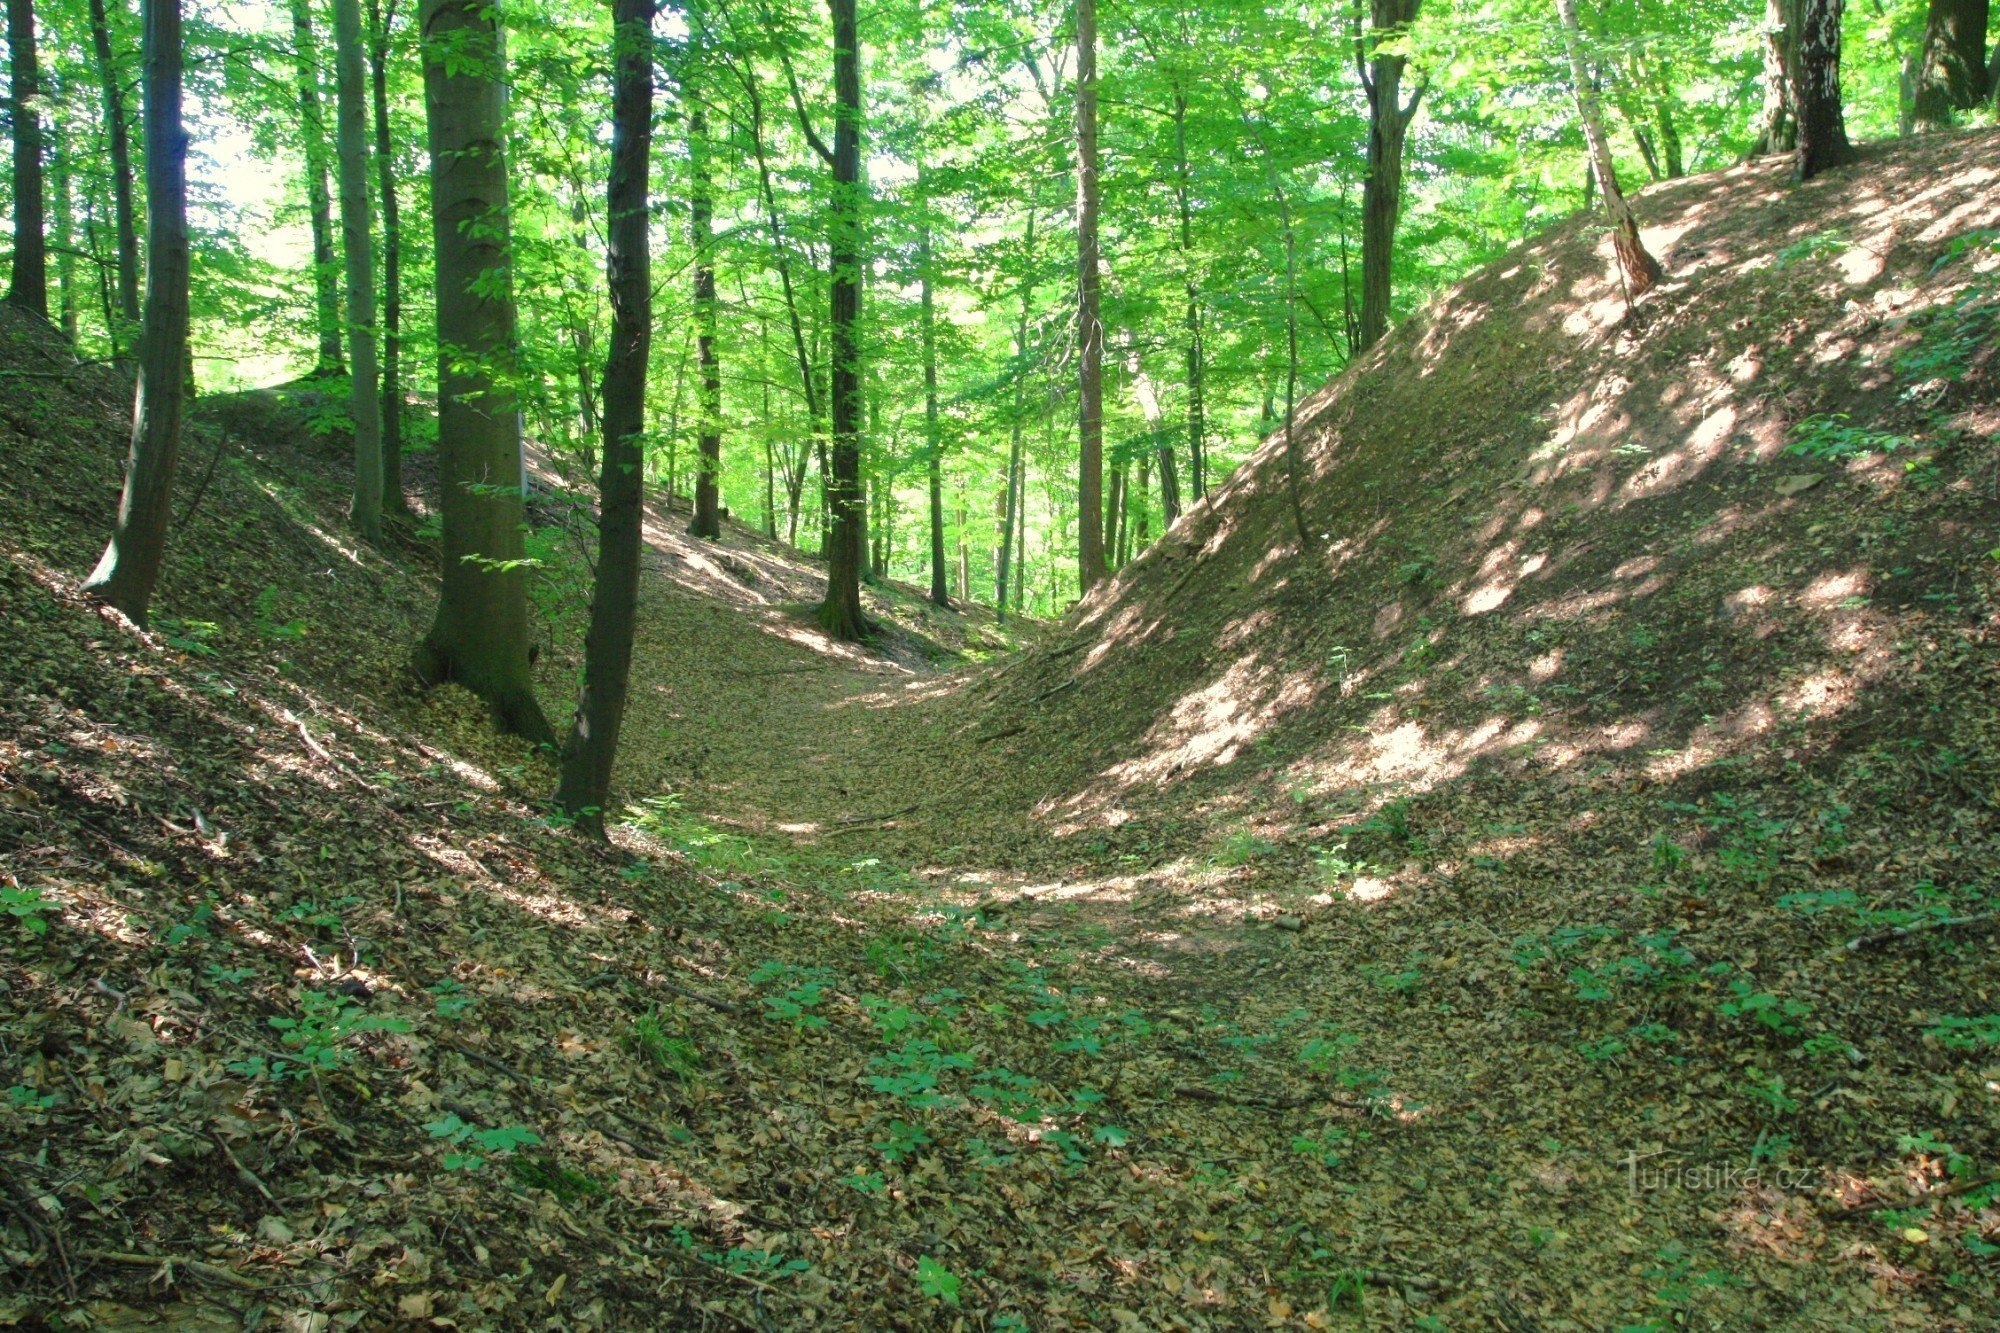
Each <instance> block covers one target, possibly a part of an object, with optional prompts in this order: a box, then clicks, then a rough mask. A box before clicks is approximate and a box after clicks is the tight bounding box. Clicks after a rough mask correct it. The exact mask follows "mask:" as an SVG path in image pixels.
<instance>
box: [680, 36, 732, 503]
mask: <svg viewBox="0 0 2000 1333" xmlns="http://www.w3.org/2000/svg"><path fill="white" fill-rule="evenodd" d="M699 33H700V28H699V24H698V23H697V25H696V34H697V37H698V36H699ZM689 48H690V49H689V52H688V61H687V63H688V68H689V72H688V73H687V74H686V75H684V76H683V77H682V80H681V96H682V98H683V100H685V101H686V102H687V104H688V240H689V243H690V245H692V247H693V249H694V321H695V347H696V353H697V357H698V359H699V361H700V363H701V404H700V407H701V429H700V431H699V433H698V434H697V436H696V439H697V444H696V457H695V472H694V520H693V521H692V522H691V523H689V524H688V531H689V532H690V533H692V534H693V535H694V536H696V537H703V538H706V539H708V540H709V541H715V540H716V539H718V538H720V537H721V536H722V510H721V492H720V488H721V483H722V363H721V360H720V359H719V358H718V356H717V354H716V346H715V329H716V320H715V235H714V219H715V203H714V199H713V196H712V193H711V186H710V182H709V170H708V113H707V110H706V108H705V107H704V106H703V105H702V100H701V99H702V93H701V89H700V87H699V85H698V83H697V82H696V80H695V72H696V70H697V68H698V66H697V62H698V61H699V59H700V56H699V54H698V52H699V49H700V47H699V43H698V41H697V42H691V43H690V44H689Z"/></svg>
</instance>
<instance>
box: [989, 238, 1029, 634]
mask: <svg viewBox="0 0 2000 1333" xmlns="http://www.w3.org/2000/svg"><path fill="white" fill-rule="evenodd" d="M1034 307H1035V211H1034V209H1032V208H1031V209H1029V210H1028V231H1027V236H1026V238H1025V239H1024V240H1023V242H1022V254H1021V317H1020V320H1019V321H1018V322H1017V323H1016V324H1015V326H1014V420H1013V423H1012V430H1011V438H1010V439H1009V441H1008V445H1007V486H1006V493H1005V503H1004V504H1003V505H1002V507H1001V511H1000V543H999V549H998V552H997V558H996V560H995V561H994V567H993V577H994V596H993V608H994V614H995V617H996V618H997V619H999V620H1002V621H1004V620H1006V619H1007V578H1008V575H1009V574H1010V573H1012V572H1013V550H1014V529H1015V525H1016V522H1017V516H1018V514H1019V509H1020V501H1021V437H1022V435H1023V433H1024V432H1025V430H1026V428H1027V413H1028V320H1029V318H1030V317H1031V316H1032V314H1033V313H1034Z"/></svg>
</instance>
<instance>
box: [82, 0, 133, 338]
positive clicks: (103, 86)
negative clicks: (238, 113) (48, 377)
mask: <svg viewBox="0 0 2000 1333" xmlns="http://www.w3.org/2000/svg"><path fill="white" fill-rule="evenodd" d="M119 3H120V4H121V6H122V4H123V0H119ZM90 41H91V49H92V52H93V54H94V55H95V56H96V58H97V80H98V88H99V92H100V94H101V95H102V97H103V100H104V131H105V138H106V139H107V140H108V147H109V149H110V153H111V207H112V213H113V215H114V224H115V225H116V227H117V229H118V318H119V320H120V321H122V323H123V325H124V327H123V328H120V327H117V325H116V324H114V325H113V327H112V328H110V329H109V330H108V332H109V334H110V336H111V355H112V359H113V360H114V361H116V362H118V363H119V364H120V365H121V366H123V365H125V364H127V363H128V361H129V354H130V351H131V348H130V344H129V343H128V342H127V341H126V339H128V338H129V337H130V336H131V334H132V332H133V331H135V330H136V329H137V328H138V327H139V229H138V225H137V222H136V220H135V219H134V217H133V208H132V141H131V131H130V130H129V129H128V128H127V127H126V123H125V91H124V81H123V80H122V79H121V78H120V77H119V73H118V60H117V58H116V56H114V55H113V53H112V49H111V16H110V14H109V13H108V12H107V11H106V9H105V0H90Z"/></svg>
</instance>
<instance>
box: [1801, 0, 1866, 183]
mask: <svg viewBox="0 0 2000 1333" xmlns="http://www.w3.org/2000/svg"><path fill="white" fill-rule="evenodd" d="M1798 6H1799V11H1798V12H1799V36H1798V59H1797V64H1796V67H1795V71H1794V78H1793V84H1792V103H1793V105H1794V106H1795V107H1796V108H1797V113H1798V118H1799V157H1798V166H1797V172H1798V178H1799V179H1800V180H1802V181H1809V180H1811V179H1812V178H1813V177H1815V176H1817V175H1819V174H1820V173H1821V172H1823V171H1829V170H1831V169H1832V168H1834V167H1838V166H1842V165H1844V164H1845V163H1847V162H1850V161H1852V160H1853V158H1854V148H1853V146H1852V145H1851V144H1849V143H1848V141H1847V120H1846V117H1845V116H1844V114H1843V113H1842V110H1841V105H1840V16H1841V11H1842V10H1843V9H1845V8H1846V0H1798Z"/></svg>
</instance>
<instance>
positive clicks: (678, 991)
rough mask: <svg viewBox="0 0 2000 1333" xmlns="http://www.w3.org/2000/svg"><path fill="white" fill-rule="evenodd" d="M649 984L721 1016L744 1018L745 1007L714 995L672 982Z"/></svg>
mask: <svg viewBox="0 0 2000 1333" xmlns="http://www.w3.org/2000/svg"><path fill="white" fill-rule="evenodd" d="M648 984H650V985H654V986H658V987H659V988H660V989H661V990H663V991H669V992H671V993H673V994H675V995H678V996H680V997H681V998H682V999H684V1000H693V1001H694V1002H695V1003H696V1004H705V1005H707V1006H708V1007H709V1008H711V1009H713V1010H715V1011H716V1012H717V1013H719V1014H734V1015H735V1016H736V1017H738V1018H741V1017H742V1016H743V1006H742V1005H740V1004H731V1003H730V1002H729V1001H728V1000H718V999H717V998H716V997H715V996H713V995H703V994H702V993H701V992H700V991H698V990H689V989H688V988H687V987H686V986H676V985H675V984H674V983H673V982H671V981H650V982H649V983H648Z"/></svg>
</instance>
